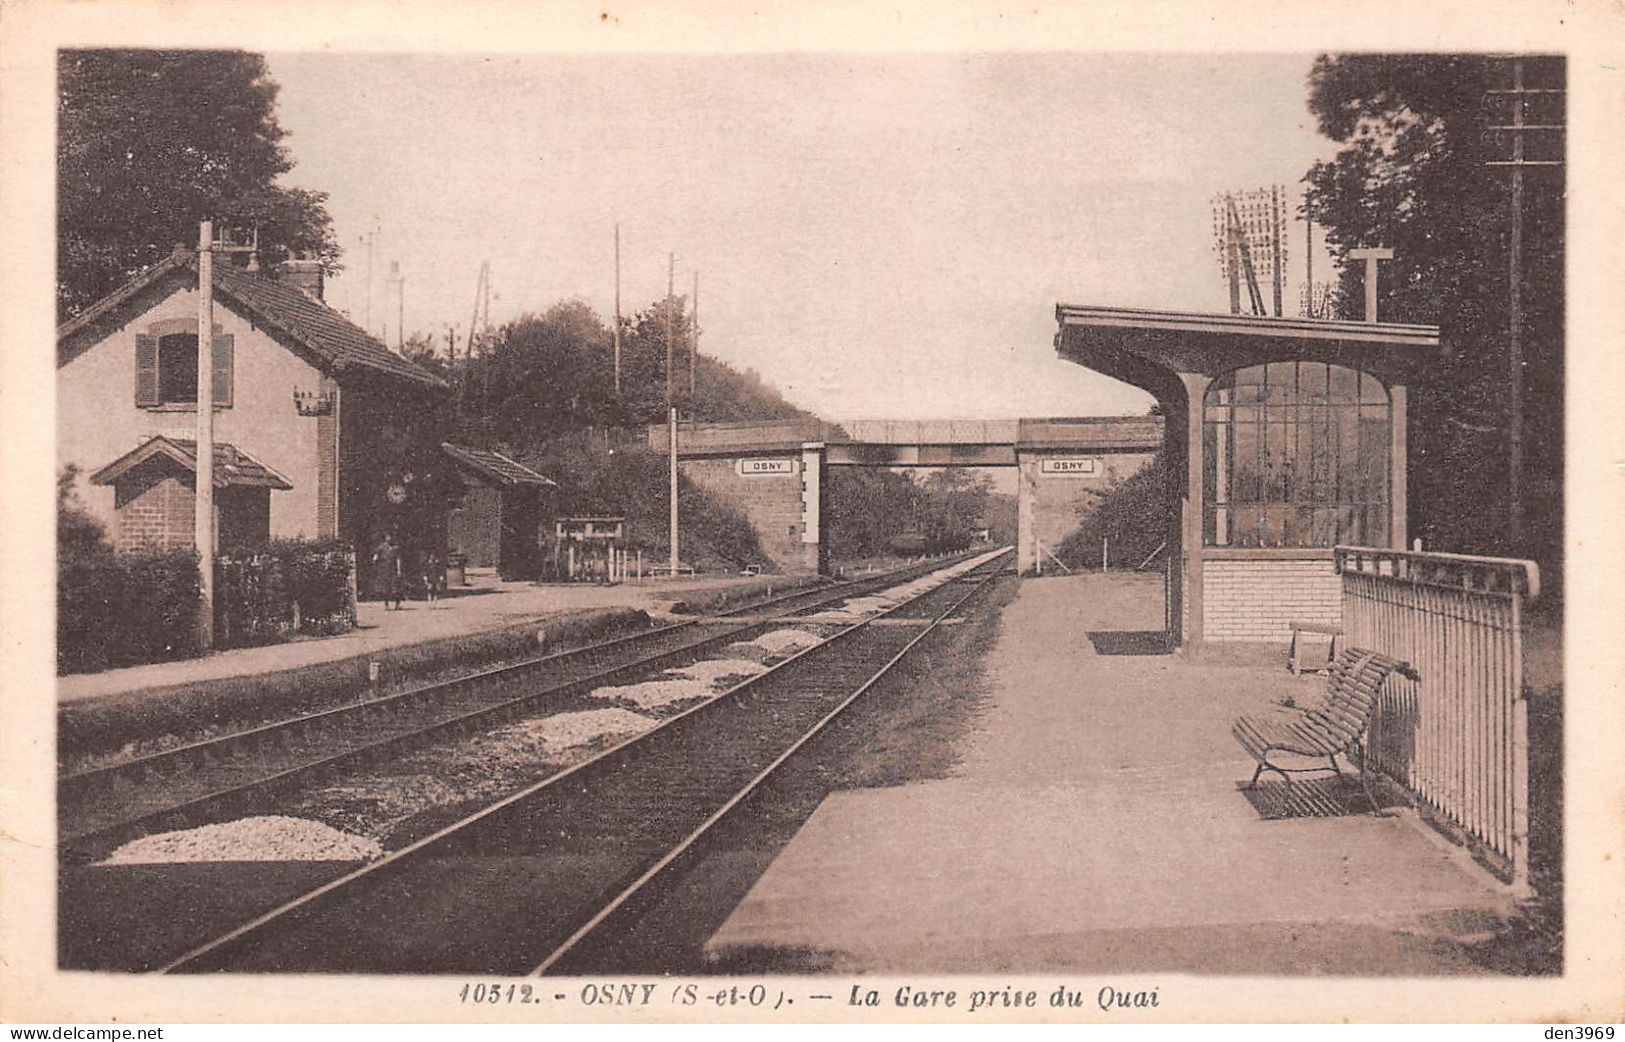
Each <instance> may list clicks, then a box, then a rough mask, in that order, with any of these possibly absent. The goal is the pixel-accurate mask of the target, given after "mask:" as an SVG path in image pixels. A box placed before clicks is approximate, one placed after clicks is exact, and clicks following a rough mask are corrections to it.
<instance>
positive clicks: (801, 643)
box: [733, 629, 821, 655]
mask: <svg viewBox="0 0 1625 1042" xmlns="http://www.w3.org/2000/svg"><path fill="white" fill-rule="evenodd" d="M820 639H821V638H819V637H818V635H817V634H813V633H808V632H807V631H806V630H798V629H782V630H770V631H769V632H767V633H764V634H762V635H761V636H760V637H757V638H756V639H755V640H747V641H741V642H740V643H738V644H735V645H733V646H734V647H736V648H755V649H756V650H757V651H765V652H767V653H768V654H769V655H788V654H790V653H791V652H794V651H800V650H801V649H802V648H810V647H812V646H813V645H814V644H817V643H818V641H819V640H820Z"/></svg>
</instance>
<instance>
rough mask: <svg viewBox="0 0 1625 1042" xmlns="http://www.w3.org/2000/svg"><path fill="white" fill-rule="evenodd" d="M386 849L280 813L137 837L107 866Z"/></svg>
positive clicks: (339, 857) (367, 853)
mask: <svg viewBox="0 0 1625 1042" xmlns="http://www.w3.org/2000/svg"><path fill="white" fill-rule="evenodd" d="M383 852H384V850H383V848H382V847H380V846H379V845H378V843H377V842H376V841H375V840H371V839H365V838H363V837H361V836H352V835H350V834H349V833H348V832H340V831H339V830H338V829H335V828H329V827H328V826H326V825H323V824H322V823H321V822H319V821H310V820H307V819H305V818H287V817H282V816H280V815H272V816H269V817H259V818H239V819H237V820H236V821H226V822H221V823H220V824H218V825H203V826H200V827H198V828H195V829H186V830H184V831H181V832H161V833H158V834H156V835H152V836H142V837H141V838H140V839H133V840H131V841H130V842H128V843H126V844H124V845H123V846H122V847H119V848H118V849H117V850H115V851H113V853H112V854H110V855H108V858H107V860H106V861H104V862H102V864H104V865H161V864H173V863H177V862H183V861H366V860H369V859H371V858H375V857H379V856H381V855H382V854H383Z"/></svg>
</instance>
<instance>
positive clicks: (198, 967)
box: [150, 551, 1009, 973]
mask: <svg viewBox="0 0 1625 1042" xmlns="http://www.w3.org/2000/svg"><path fill="white" fill-rule="evenodd" d="M1008 553H1009V551H1004V552H1002V553H1000V554H998V555H997V557H994V558H990V559H989V560H988V561H987V562H984V563H983V564H981V565H979V566H978V567H979V568H981V567H987V566H988V565H990V564H995V563H1000V562H1002V561H1003V559H1004V558H1005V557H1006V556H1008ZM949 567H951V565H950V566H949ZM1002 573H1003V568H1002V565H1001V567H1000V568H999V569H998V570H996V571H995V572H994V574H995V575H997V574H1002ZM949 586H950V584H948V583H944V584H941V585H939V586H937V587H934V588H933V589H931V590H928V591H924V592H922V593H920V594H918V595H917V596H915V597H913V598H911V599H910V600H908V601H903V602H900V603H899V604H897V605H894V606H893V607H891V608H888V609H887V610H886V611H885V612H882V613H879V614H877V615H875V616H872V617H870V618H867V619H863V620H861V621H858V622H855V623H853V624H852V625H849V626H846V627H845V628H843V629H841V630H840V631H839V632H837V633H835V634H833V635H831V636H830V637H828V638H826V639H824V640H823V641H820V642H819V643H817V644H814V645H812V646H810V647H808V648H805V649H803V650H801V651H799V652H797V653H796V654H794V655H792V656H790V657H788V658H786V659H785V660H783V661H782V662H779V663H778V664H776V665H774V666H773V667H772V668H770V669H769V670H767V671H766V672H763V673H761V674H758V675H757V676H755V677H752V678H750V679H748V680H746V681H744V682H742V683H740V684H737V685H735V686H734V687H731V688H729V689H727V690H726V691H723V692H719V693H718V694H716V695H714V696H712V697H711V698H709V699H707V700H706V701H704V702H701V703H699V704H698V705H695V706H693V707H690V708H689V709H687V710H684V711H683V712H681V713H679V714H677V715H675V716H673V717H671V718H669V719H667V720H664V721H662V722H661V723H660V724H659V725H658V726H656V727H654V728H652V729H651V730H649V731H645V732H643V733H641V734H639V735H635V736H633V737H630V738H627V739H625V740H623V741H621V742H619V743H616V744H615V745H612V746H610V747H609V748H607V749H605V750H603V751H602V752H599V753H598V754H596V755H594V756H592V757H590V758H589V759H587V760H584V761H582V762H581V763H578V764H575V765H573V766H571V767H568V768H566V769H564V770H562V771H559V772H557V773H555V774H552V775H550V776H548V777H547V778H545V779H542V780H540V781H538V782H536V783H534V784H532V785H529V786H527V787H525V788H523V789H520V790H519V791H517V792H513V793H510V794H509V795H507V796H504V797H502V798H501V799H498V800H496V801H494V802H492V803H491V804H489V805H487V806H485V807H483V808H481V809H480V810H478V811H475V812H473V813H471V814H469V815H467V816H465V817H463V818H461V819H459V820H458V821H456V822H453V823H451V824H448V825H446V826H444V827H442V828H440V829H438V830H437V831H435V832H433V833H432V834H430V835H428V836H425V837H423V838H421V839H419V840H417V841H415V842H413V843H411V844H409V845H407V846H405V847H402V848H401V849H399V850H396V851H393V852H391V853H389V854H387V855H385V856H384V857H383V858H380V859H379V860H377V861H373V862H370V863H368V864H366V865H363V866H361V867H359V868H356V869H353V870H351V871H350V872H347V873H345V874H344V875H341V876H339V877H337V878H335V879H332V880H329V881H327V882H326V883H323V884H322V885H320V886H318V887H315V888H313V889H312V890H309V891H307V892H305V893H303V894H300V895H298V896H296V897H294V898H291V899H289V900H287V901H284V902H282V903H281V904H279V905H277V906H275V907H273V908H271V909H269V910H267V911H265V912H263V913H261V914H259V915H256V916H254V917H253V918H251V919H249V920H247V921H246V922H243V923H241V924H240V925H238V926H236V927H234V928H232V929H231V930H229V931H227V932H226V933H223V934H221V935H219V936H217V937H215V938H213V939H211V940H209V941H206V942H204V943H202V944H200V945H197V946H195V947H193V948H191V949H189V950H187V951H186V952H183V953H182V954H180V955H178V956H175V957H174V958H172V959H170V960H169V961H167V962H165V963H164V964H162V965H161V966H159V967H157V968H156V969H155V970H153V971H150V972H155V973H173V972H183V971H184V972H197V971H204V970H211V969H219V968H223V967H224V966H225V965H226V964H227V961H229V959H230V951H231V949H232V948H233V946H236V945H239V944H241V943H243V942H245V941H247V940H248V939H250V938H252V937H254V936H255V935H261V934H262V933H263V931H264V930H265V929H266V928H268V927H272V928H274V927H276V926H290V927H291V928H294V929H297V928H299V927H300V926H302V925H304V924H305V923H306V922H307V918H306V917H308V916H310V915H313V914H315V912H316V909H317V908H318V906H319V905H320V904H322V903H324V902H327V901H329V900H331V899H334V898H335V897H337V896H352V895H360V894H363V893H365V892H366V888H367V887H369V886H378V885H382V884H384V883H386V882H387V881H388V880H389V879H390V878H391V877H392V876H393V875H395V874H396V873H397V872H401V871H404V870H406V869H408V868H410V867H413V866H415V865H417V864H419V863H420V862H421V861H423V860H425V859H426V855H427V853H428V852H430V851H434V850H443V849H444V848H446V847H447V846H449V845H451V844H452V843H453V842H455V841H459V840H466V839H468V838H469V837H470V836H472V835H473V834H474V833H475V831H476V829H478V828H480V827H484V826H489V825H491V824H492V823H493V822H495V821H497V819H498V816H499V815H501V814H502V813H503V812H505V811H508V810H510V809H514V808H520V807H522V806H523V805H525V804H526V803H528V802H529V801H531V800H534V799H536V798H538V797H543V796H552V795H555V794H559V793H564V792H565V790H566V787H567V786H568V785H570V784H572V783H575V782H579V781H581V780H582V779H584V778H586V777H589V776H591V774H592V773H593V772H595V771H598V770H601V769H605V768H606V767H607V766H608V765H610V764H612V763H615V762H617V761H621V762H624V761H625V760H626V759H627V758H630V757H634V756H638V755H640V754H642V755H645V756H652V755H654V754H655V750H654V749H653V748H651V747H652V746H655V744H656V743H657V742H659V741H660V740H661V739H662V738H664V737H667V736H670V735H672V734H674V733H678V730H679V728H681V727H683V726H685V725H687V724H689V723H692V722H693V721H695V720H697V719H699V718H700V716H702V715H708V714H710V713H712V712H714V711H715V710H716V708H717V707H720V706H724V705H728V704H735V703H737V702H739V700H740V699H741V698H743V697H745V696H746V695H747V694H749V693H750V692H751V691H752V690H753V689H756V688H759V687H760V686H761V685H763V684H764V683H767V682H769V681H770V680H772V679H774V678H782V677H784V676H786V675H787V674H788V673H790V672H791V671H792V670H793V669H796V668H799V667H800V666H801V665H803V664H805V663H806V661H807V660H808V659H809V657H810V656H813V655H815V654H817V653H821V652H824V651H826V650H827V649H829V648H830V647H833V646H837V645H842V644H844V643H846V642H847V641H848V640H849V639H850V638H851V635H852V634H855V633H859V632H862V631H866V630H868V629H869V628H870V627H871V625H872V623H874V622H875V621H876V620H877V619H879V618H883V617H886V616H888V615H892V614H894V613H897V612H900V611H902V610H904V609H907V608H910V607H913V606H915V605H917V604H918V603H919V602H920V601H922V600H924V599H926V598H928V597H931V596H933V595H936V594H941V593H943V592H944V591H946V590H948V589H949ZM974 592H975V591H974V590H973V591H972V593H974ZM913 643H915V642H914V641H910V642H909V644H910V646H912V645H913ZM581 793H582V794H588V795H590V792H589V790H588V789H587V788H585V787H583V788H582V790H581ZM566 798H568V796H566ZM261 939H263V937H262V938H261Z"/></svg>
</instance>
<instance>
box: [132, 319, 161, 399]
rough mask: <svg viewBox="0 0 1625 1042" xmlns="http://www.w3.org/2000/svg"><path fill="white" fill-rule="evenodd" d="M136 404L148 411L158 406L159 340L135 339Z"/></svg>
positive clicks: (152, 337)
mask: <svg viewBox="0 0 1625 1042" xmlns="http://www.w3.org/2000/svg"><path fill="white" fill-rule="evenodd" d="M135 404H136V408H138V409H148V408H151V407H152V406H154V405H157V404H158V338H157V337H155V336H138V337H136V338H135Z"/></svg>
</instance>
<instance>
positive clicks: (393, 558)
mask: <svg viewBox="0 0 1625 1042" xmlns="http://www.w3.org/2000/svg"><path fill="white" fill-rule="evenodd" d="M372 563H373V565H374V566H375V567H376V568H377V569H378V571H377V573H376V574H377V575H378V577H379V581H380V582H382V583H383V587H384V610H385V611H389V610H391V609H392V608H395V609H398V608H400V607H401V600H402V598H403V597H404V590H405V586H406V576H405V574H404V572H403V571H402V569H401V548H400V545H399V544H398V543H396V542H395V534H394V533H393V532H385V533H384V540H383V542H381V543H379V544H378V549H377V550H375V551H373V555H372ZM391 602H393V604H392V603H391Z"/></svg>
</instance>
